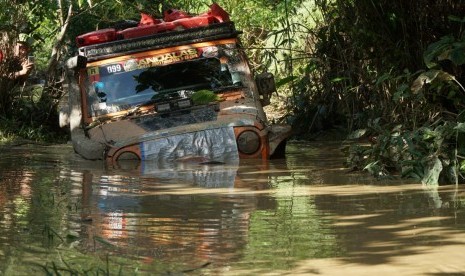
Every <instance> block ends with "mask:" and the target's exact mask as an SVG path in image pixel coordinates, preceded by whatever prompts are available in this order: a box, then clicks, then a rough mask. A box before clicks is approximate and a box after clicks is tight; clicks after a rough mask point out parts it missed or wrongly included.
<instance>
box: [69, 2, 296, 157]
mask: <svg viewBox="0 0 465 276" xmlns="http://www.w3.org/2000/svg"><path fill="white" fill-rule="evenodd" d="M176 14H178V15H179V16H180V17H176ZM180 14H182V16H181V15H180ZM147 18H149V19H150V17H149V16H145V17H143V19H142V20H141V22H140V23H136V24H135V25H127V26H125V27H121V28H111V29H104V30H99V31H95V32H91V33H87V34H83V35H81V36H79V37H78V38H77V43H78V46H80V48H79V55H78V56H77V57H75V58H73V59H71V60H70V61H69V62H68V64H69V67H70V68H72V69H75V71H71V70H70V72H69V73H70V78H69V79H70V83H69V92H70V94H69V99H70V112H69V116H70V118H69V123H70V127H71V135H72V140H73V145H74V148H75V150H76V151H77V152H78V153H79V154H80V155H82V156H83V157H85V158H88V159H101V158H104V159H106V160H107V161H109V162H110V163H114V162H116V161H118V160H123V159H139V160H154V159H168V160H178V159H183V158H199V157H200V158H204V159H205V160H210V161H212V160H213V161H221V162H225V161H229V160H236V159H239V158H241V159H248V158H254V159H268V158H270V157H271V156H273V155H278V154H283V147H284V145H285V142H286V139H287V138H288V136H289V134H290V128H289V126H286V125H284V126H280V125H271V124H269V122H268V121H267V118H266V115H265V113H264V111H263V106H264V105H267V104H268V103H269V98H270V96H271V93H272V92H273V91H274V79H273V77H272V75H271V74H268V73H266V74H260V75H258V76H257V78H256V79H254V77H253V74H252V72H251V70H250V68H249V66H248V62H247V57H246V55H245V53H244V50H243V49H242V48H241V46H240V42H239V39H238V34H239V32H238V31H236V29H235V27H234V24H233V22H231V21H230V20H229V15H228V14H227V13H226V12H225V11H224V10H223V9H221V7H219V6H218V5H216V4H213V5H212V6H211V7H210V10H209V11H208V13H206V14H202V15H198V16H194V17H191V16H188V15H187V14H184V13H172V12H168V13H165V18H164V20H163V21H160V20H156V19H153V18H151V19H150V20H148V22H147Z"/></svg>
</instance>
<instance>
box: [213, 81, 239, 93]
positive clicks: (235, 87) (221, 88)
mask: <svg viewBox="0 0 465 276" xmlns="http://www.w3.org/2000/svg"><path fill="white" fill-rule="evenodd" d="M244 87H245V86H244V85H243V84H242V83H239V84H232V85H226V86H220V87H218V88H213V89H212V90H213V91H214V92H222V91H225V90H229V89H237V88H244Z"/></svg>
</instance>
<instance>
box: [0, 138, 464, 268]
mask: <svg viewBox="0 0 465 276" xmlns="http://www.w3.org/2000/svg"><path fill="white" fill-rule="evenodd" d="M338 147H339V144H337V143H291V144H290V145H289V146H288V148H287V157H286V159H284V160H271V161H269V162H261V161H247V162H245V161H244V162H241V164H238V165H218V164H217V165H201V164H197V163H195V162H183V163H181V164H176V165H168V164H160V163H149V162H147V163H143V164H138V163H125V164H121V166H120V167H117V168H116V167H111V168H109V167H106V166H105V165H104V163H103V162H101V161H85V160H82V159H80V158H79V157H78V156H76V155H75V154H74V153H73V151H72V149H71V147H70V146H68V145H60V146H37V145H35V146H34V145H29V146H22V147H13V148H2V149H1V157H0V275H58V274H61V275H102V274H105V275H171V274H174V275H299V274H300V275H312V274H318V275H341V274H343V273H344V274H345V275H374V274H378V275H379V274H381V275H393V274H394V273H398V274H400V275H445V274H453V275H465V215H464V209H465V190H464V188H463V186H459V187H456V186H441V187H439V188H427V187H423V186H422V185H421V184H418V183H413V182H408V181H405V180H401V179H390V180H376V179H373V178H371V177H370V176H367V175H365V174H360V173H348V171H347V169H345V168H344V167H343V166H342V162H343V161H344V160H343V157H342V156H341V154H340V151H339V149H338Z"/></svg>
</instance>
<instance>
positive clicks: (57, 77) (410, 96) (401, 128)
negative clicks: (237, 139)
mask: <svg viewBox="0 0 465 276" xmlns="http://www.w3.org/2000/svg"><path fill="white" fill-rule="evenodd" d="M217 2H218V3H219V4H220V5H221V6H222V7H224V8H225V9H226V10H227V11H228V12H230V14H231V17H232V18H233V19H234V21H236V25H237V27H238V28H239V29H241V30H242V31H243V34H242V39H243V43H244V47H245V48H246V49H247V51H248V53H249V56H250V63H251V65H252V66H253V68H254V69H255V70H256V71H257V72H262V71H264V70H268V71H271V72H272V73H274V74H275V76H276V79H277V86H278V93H277V94H275V95H274V96H273V99H272V100H273V102H274V103H273V105H272V108H273V111H274V112H273V113H274V114H280V115H279V116H273V117H272V118H271V119H272V120H273V121H277V122H286V123H290V124H292V125H293V127H294V129H295V130H296V131H295V138H296V139H315V138H316V137H318V135H319V134H321V133H325V132H328V131H329V130H331V131H333V132H336V133H338V134H339V137H343V138H347V141H348V142H349V143H347V145H348V146H347V147H346V148H345V150H346V152H347V166H349V167H350V168H351V169H360V170H367V171H369V172H371V173H373V174H374V175H375V176H377V177H383V176H386V175H389V174H392V173H400V174H401V175H402V176H404V177H411V178H415V179H418V180H421V181H422V182H423V183H426V184H437V183H458V182H462V181H463V177H462V174H463V173H465V144H464V142H465V140H464V139H465V137H464V132H465V114H463V108H464V105H465V100H464V99H465V97H464V96H465V89H464V87H463V85H464V84H465V83H464V80H465V79H464V78H465V71H464V70H463V69H464V67H463V64H464V63H465V51H464V50H465V49H464V48H465V38H464V36H463V35H464V29H465V25H464V24H465V18H464V17H463V14H464V10H465V5H464V4H462V3H461V2H460V1H459V2H457V1H451V0H441V1H435V2H434V3H433V2H432V1H426V0H419V1H413V2H406V1H402V0H394V1H387V0H381V1H375V2H374V1H369V0H353V1H343V0H288V1H275V0H260V1H248V2H247V1H237V0H221V1H217ZM0 6H1V8H2V11H4V12H2V14H1V16H0V30H1V32H2V35H3V39H2V41H1V43H2V44H1V45H0V46H1V47H2V49H3V50H4V52H6V53H7V52H11V49H12V47H13V45H14V43H15V41H16V40H17V39H19V37H20V34H22V35H25V36H26V37H27V39H28V40H29V41H31V43H32V47H33V50H34V55H35V56H36V68H35V71H34V74H33V75H32V76H31V78H30V80H29V82H30V83H29V84H34V83H35V84H36V86H35V88H34V89H33V90H32V92H31V90H30V89H29V87H30V86H29V85H28V86H18V85H17V84H15V83H14V82H11V81H10V80H8V79H5V78H3V79H2V82H1V83H0V90H1V92H2V93H1V94H0V95H1V96H0V130H1V132H2V133H1V135H2V136H7V137H11V136H13V135H19V136H21V137H24V138H28V139H34V140H53V139H56V137H66V133H65V132H64V131H62V130H60V129H59V128H58V119H57V110H58V109H59V103H60V99H62V97H63V96H64V95H65V89H63V78H62V76H63V69H62V66H61V64H63V62H64V61H65V60H66V59H67V58H68V57H70V56H72V55H74V54H75V52H76V46H75V43H74V37H76V35H78V34H81V33H83V32H87V31H89V30H95V29H101V28H105V27H108V26H111V25H112V24H115V22H118V21H120V20H122V19H135V20H137V18H138V16H139V13H140V12H141V11H144V12H147V13H150V14H154V15H156V16H157V17H161V14H162V12H163V11H164V10H166V9H168V8H172V7H176V8H179V9H182V10H186V11H190V12H192V13H199V12H203V11H205V10H207V8H208V7H207V5H206V4H205V3H203V2H200V1H191V0H176V1H174V0H173V1H145V0H139V1H128V0H123V1H98V0H87V1H81V0H58V1H38V0H36V1H22V0H14V1H5V0H0ZM5 11H8V12H5ZM24 15H26V16H24ZM2 64H3V63H2ZM0 70H3V71H2V72H4V71H5V70H8V68H6V67H5V66H3V65H2V66H1V69H0ZM2 74H3V73H2ZM28 89H29V90H28ZM276 111H279V112H276Z"/></svg>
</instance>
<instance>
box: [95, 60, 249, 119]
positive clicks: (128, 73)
mask: <svg viewBox="0 0 465 276" xmlns="http://www.w3.org/2000/svg"><path fill="white" fill-rule="evenodd" d="M146 60H148V61H149V62H146V63H143V62H144V61H146ZM154 60H155V61H154ZM159 60H160V58H158V57H155V58H154V57H145V58H144V59H138V60H136V59H127V60H125V61H122V62H119V63H112V64H105V65H100V66H98V67H90V68H88V70H87V73H88V79H87V100H88V103H89V104H88V107H89V112H90V114H91V115H92V116H100V115H104V114H108V113H113V112H117V111H122V110H128V109H130V108H133V107H136V106H138V105H141V104H144V103H147V102H160V101H165V100H169V99H170V97H186V96H185V95H186V94H189V93H193V92H194V91H198V90H202V89H208V90H211V91H214V92H215V91H220V90H221V89H222V88H225V87H231V86H233V85H241V82H240V81H239V80H238V77H237V76H235V73H234V72H231V71H234V70H230V68H232V67H230V66H229V65H228V63H227V62H225V61H224V60H225V59H224V58H223V59H222V58H218V57H217V56H216V57H201V58H196V59H190V60H185V61H182V62H176V63H170V64H161V65H159V64H160V63H162V62H160V61H159ZM226 60H227V59H226ZM152 65H155V66H152ZM141 67H143V68H141Z"/></svg>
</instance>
